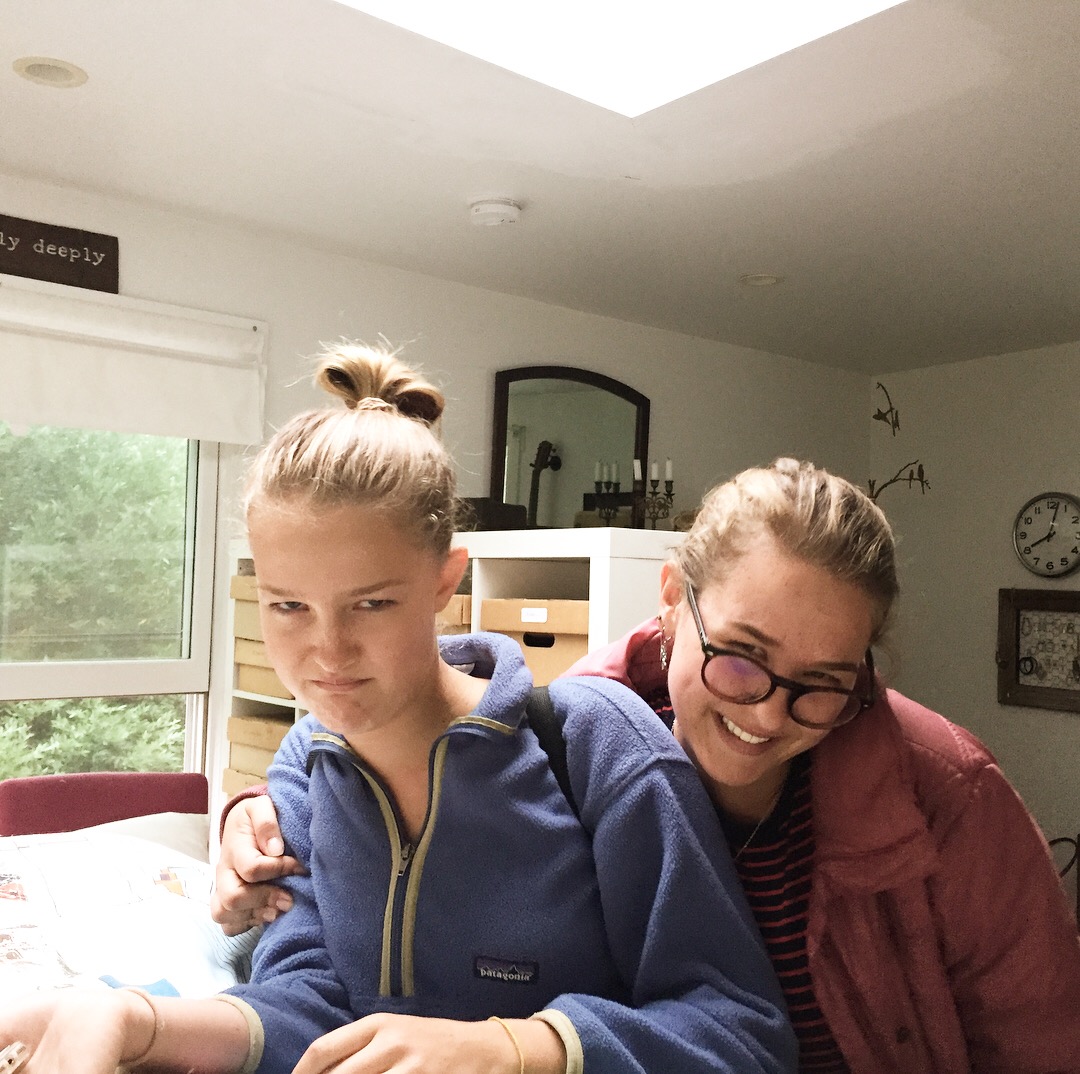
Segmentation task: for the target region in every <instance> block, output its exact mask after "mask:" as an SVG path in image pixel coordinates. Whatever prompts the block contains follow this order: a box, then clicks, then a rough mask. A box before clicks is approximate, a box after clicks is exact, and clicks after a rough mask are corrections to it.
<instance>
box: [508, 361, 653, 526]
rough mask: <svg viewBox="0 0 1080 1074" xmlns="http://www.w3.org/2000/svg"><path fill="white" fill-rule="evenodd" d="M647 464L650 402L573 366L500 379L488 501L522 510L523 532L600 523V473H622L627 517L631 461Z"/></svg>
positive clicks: (526, 370) (528, 369)
mask: <svg viewBox="0 0 1080 1074" xmlns="http://www.w3.org/2000/svg"><path fill="white" fill-rule="evenodd" d="M648 457H649V399H648V397H647V396H645V395H642V394H641V392H639V391H636V390H635V389H633V388H631V387H630V386H629V385H627V384H623V383H622V382H621V381H618V380H615V379H614V378H612V377H608V376H605V375H604V374H603V373H596V372H593V371H592V370H589V369H576V368H574V367H573V366H561V365H538V366H523V367H521V368H519V369H501V370H499V371H497V372H496V374H495V411H494V421H493V424H492V435H491V484H490V492H489V499H490V501H491V504H492V505H493V506H496V505H500V504H518V505H522V506H524V508H525V513H524V520H523V524H524V525H525V526H527V527H530V528H532V527H540V528H545V529H548V528H563V527H566V528H569V527H572V526H574V525H582V524H585V525H588V524H596V520H597V519H596V516H595V499H594V494H595V487H596V486H595V481H596V479H597V468H598V467H601V468H602V467H607V474H608V477H609V479H610V480H615V479H616V478H615V473H616V471H617V474H618V480H619V483H620V497H619V502H620V503H621V504H624V507H625V510H624V511H623V512H622V513H621V515H622V516H626V515H628V514H629V506H630V503H631V489H632V483H633V474H634V460H635V459H638V460H640V461H641V465H642V467H644V466H645V465H646V460H647V459H648ZM518 517H520V515H519V516H518ZM622 524H624V525H625V524H626V520H625V517H623V521H622Z"/></svg>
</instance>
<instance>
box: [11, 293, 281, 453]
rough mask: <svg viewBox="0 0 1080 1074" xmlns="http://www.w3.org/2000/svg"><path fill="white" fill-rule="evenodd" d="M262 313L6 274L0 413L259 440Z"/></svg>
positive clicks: (87, 425)
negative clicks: (207, 308)
mask: <svg viewBox="0 0 1080 1074" xmlns="http://www.w3.org/2000/svg"><path fill="white" fill-rule="evenodd" d="M265 344H266V326H265V324H263V323H261V322H259V321H254V320H248V319H246V318H240V317H232V316H227V315H225V314H219V313H208V312H204V311H202V310H192V309H183V308H180V307H176V306H166V305H162V304H160V303H156V302H144V301H142V300H139V299H132V298H126V297H123V296H119V295H111V294H104V293H101V292H97V291H77V290H76V289H73V288H67V287H60V286H57V285H54V284H43V283H38V282H37V281H32V280H23V279H20V278H18V277H14V276H5V275H0V420H3V421H7V422H9V423H11V424H13V425H52V426H64V427H68V428H82V429H106V430H110V431H113V432H123V433H150V434H157V435H159V436H176V437H184V438H186V439H189V440H209V441H217V442H220V443H225V444H257V443H259V442H260V441H261V440H262V434H263V398H264V394H265V380H266V370H265V361H264V350H265Z"/></svg>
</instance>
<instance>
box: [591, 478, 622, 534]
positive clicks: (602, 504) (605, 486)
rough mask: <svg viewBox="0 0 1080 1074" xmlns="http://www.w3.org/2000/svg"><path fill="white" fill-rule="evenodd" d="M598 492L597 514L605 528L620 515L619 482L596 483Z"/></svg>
mask: <svg viewBox="0 0 1080 1074" xmlns="http://www.w3.org/2000/svg"><path fill="white" fill-rule="evenodd" d="M593 487H594V488H595V490H596V513H597V514H598V515H599V516H600V521H601V522H603V523H604V525H605V526H610V525H611V523H612V521H613V520H614V518H615V516H616V515H617V514H618V513H619V482H618V481H594V482H593Z"/></svg>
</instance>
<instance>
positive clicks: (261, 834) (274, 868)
mask: <svg viewBox="0 0 1080 1074" xmlns="http://www.w3.org/2000/svg"><path fill="white" fill-rule="evenodd" d="M284 850H285V844H284V842H283V841H282V838H281V829H280V828H279V827H278V821H277V812H276V811H275V809H274V803H273V801H271V799H270V796H269V795H268V794H260V795H257V796H256V797H253V798H245V799H243V800H242V801H239V802H237V803H236V805H234V806H233V807H232V809H230V810H229V812H228V814H227V816H226V817H225V828H224V831H223V832H222V835H221V854H220V855H219V857H218V861H217V867H216V870H215V873H214V892H213V896H212V897H211V900H210V915H211V916H212V917H213V919H214V920H215V921H216V922H217V923H218V924H219V925H221V927H222V929H223V931H224V932H225V935H226V936H238V935H239V934H240V933H242V932H247V930H248V929H250V928H252V927H253V926H255V925H259V924H263V923H265V922H268V921H273V920H274V918H276V917H277V916H278V914H279V913H283V912H284V911H286V910H288V909H289V907H290V906H292V898H291V896H290V895H289V893H288V892H286V891H284V890H282V889H281V888H279V887H276V886H275V885H273V884H270V883H268V881H270V880H277V879H278V878H279V877H282V876H292V875H294V874H295V873H301V872H303V869H302V867H301V865H300V863H299V862H298V861H297V860H296V859H295V858H290V857H287V856H286V855H285V853H284Z"/></svg>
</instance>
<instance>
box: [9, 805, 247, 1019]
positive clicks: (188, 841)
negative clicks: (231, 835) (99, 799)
mask: <svg viewBox="0 0 1080 1074" xmlns="http://www.w3.org/2000/svg"><path fill="white" fill-rule="evenodd" d="M137 819H139V820H146V821H147V823H146V824H144V825H132V824H131V822H129V821H117V822H114V823H112V824H105V825H100V826H98V827H95V828H85V829H83V830H82V831H78V832H63V833H56V834H51V835H23V836H9V837H7V838H0V1005H2V1004H3V1003H4V1002H5V1001H6V1000H8V999H9V998H14V997H16V996H22V997H25V996H26V994H27V993H28V992H30V991H32V990H35V989H40V988H56V987H67V986H70V985H73V984H79V985H83V984H91V985H93V986H95V987H107V985H109V984H111V985H137V986H139V987H143V988H147V989H149V990H151V991H155V992H158V993H161V994H169V995H184V996H207V995H212V994H213V993H215V992H219V991H221V990H222V989H223V988H227V987H229V986H230V985H232V984H235V983H236V982H237V981H240V980H244V979H246V977H247V973H248V970H249V968H250V951H251V947H252V946H253V945H254V940H255V936H254V935H252V934H249V935H247V936H244V937H238V938H236V939H229V938H228V937H226V936H225V935H224V933H222V931H221V930H220V929H219V928H218V926H217V925H215V924H214V923H213V921H212V920H211V919H210V907H209V902H210V890H211V884H212V881H213V871H212V869H211V867H210V865H209V863H208V862H207V861H206V860H205V858H206V855H205V853H204V847H205V844H204V842H203V840H204V839H205V834H200V832H199V831H193V830H190V829H189V830H187V831H186V832H185V831H184V830H183V828H184V827H185V825H184V824H181V825H177V824H176V823H174V822H173V821H172V819H171V818H167V817H166V818H164V819H160V818H159V819H157V820H155V819H153V818H137ZM198 819H200V820H201V822H202V829H201V832H202V833H205V832H206V831H207V825H208V820H207V818H206V816H203V817H201V818H198ZM132 828H134V829H136V830H141V831H142V832H143V833H144V834H159V835H160V834H164V837H165V838H168V839H170V840H172V841H174V842H177V843H178V844H179V845H185V846H187V847H188V849H194V850H196V851H198V856H196V855H189V854H187V853H184V851H183V850H178V849H175V848H174V846H170V845H168V844H167V843H158V842H155V841H154V840H152V839H150V838H144V837H143V836H142V835H133V834H130V831H131V829H132Z"/></svg>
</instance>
